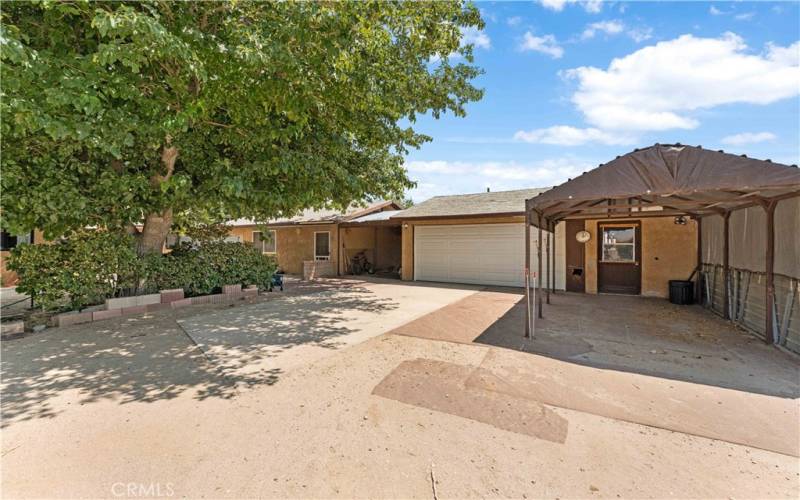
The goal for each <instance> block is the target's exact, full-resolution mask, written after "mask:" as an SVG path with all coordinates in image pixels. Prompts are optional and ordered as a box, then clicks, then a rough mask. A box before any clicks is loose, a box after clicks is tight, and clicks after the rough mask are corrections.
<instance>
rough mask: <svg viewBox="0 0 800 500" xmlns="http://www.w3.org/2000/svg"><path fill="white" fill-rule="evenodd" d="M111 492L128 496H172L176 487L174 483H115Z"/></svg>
mask: <svg viewBox="0 0 800 500" xmlns="http://www.w3.org/2000/svg"><path fill="white" fill-rule="evenodd" d="M111 494H112V495H114V496H115V497H126V498H137V497H147V498H157V497H171V496H173V495H175V488H174V486H173V484H172V483H114V484H112V485H111Z"/></svg>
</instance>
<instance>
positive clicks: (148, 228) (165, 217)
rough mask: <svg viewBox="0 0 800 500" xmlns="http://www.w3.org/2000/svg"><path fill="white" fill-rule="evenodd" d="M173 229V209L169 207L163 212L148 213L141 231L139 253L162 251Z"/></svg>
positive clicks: (138, 242) (138, 244)
mask: <svg viewBox="0 0 800 500" xmlns="http://www.w3.org/2000/svg"><path fill="white" fill-rule="evenodd" d="M170 229H172V209H171V208H168V209H166V210H164V211H163V212H161V213H158V212H156V213H152V214H147V216H146V217H145V219H144V227H142V231H141V233H139V236H138V241H137V245H136V251H137V253H138V254H139V255H146V254H149V253H159V254H160V253H161V252H162V251H163V249H164V242H166V240H167V235H169V231H170Z"/></svg>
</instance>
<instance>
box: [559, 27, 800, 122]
mask: <svg viewBox="0 0 800 500" xmlns="http://www.w3.org/2000/svg"><path fill="white" fill-rule="evenodd" d="M564 75H565V76H566V77H567V78H570V79H573V80H575V81H577V83H578V89H577V91H576V92H575V93H574V94H573V96H572V102H573V103H574V104H575V106H576V107H577V108H578V110H580V111H581V112H582V113H583V115H584V117H585V119H586V121H587V122H588V123H589V124H591V125H592V126H594V127H597V128H598V129H600V130H605V131H608V130H626V131H646V130H667V129H675V128H680V129H692V128H695V127H697V126H698V124H699V122H698V121H697V119H696V118H694V117H693V116H692V115H691V112H692V111H695V110H699V109H708V108H713V107H715V106H720V105H723V104H733V103H750V104H769V103H772V102H775V101H778V100H781V99H785V98H789V97H793V96H795V95H798V93H800V42H796V43H794V44H793V45H791V46H789V47H780V46H775V45H770V46H768V47H767V51H766V52H765V53H762V54H751V53H749V51H748V49H747V46H746V45H745V43H744V41H743V40H742V38H741V37H739V36H737V35H735V34H733V33H727V34H725V35H724V36H722V37H720V38H697V37H694V36H692V35H683V36H681V37H679V38H676V39H674V40H669V41H664V42H660V43H658V44H656V45H653V46H649V47H645V48H642V49H640V50H637V51H636V52H633V53H631V54H629V55H627V56H625V57H622V58H618V59H614V60H613V61H612V62H611V64H610V65H609V66H608V69H605V70H603V69H600V68H595V67H587V66H584V67H579V68H575V69H572V70H568V71H566V72H565V73H564Z"/></svg>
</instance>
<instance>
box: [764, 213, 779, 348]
mask: <svg viewBox="0 0 800 500" xmlns="http://www.w3.org/2000/svg"><path fill="white" fill-rule="evenodd" d="M762 206H763V207H764V210H765V211H766V212H767V255H766V261H767V262H766V273H767V300H766V305H767V321H766V323H767V324H766V328H767V331H766V332H764V334H765V337H764V338H765V339H766V341H767V344H774V343H775V341H776V340H777V339H776V338H775V335H774V331H773V330H774V327H773V317H772V312H773V310H774V309H775V202H774V201H769V202H767V203H766V204H764V205H762Z"/></svg>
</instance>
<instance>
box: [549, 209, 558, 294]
mask: <svg viewBox="0 0 800 500" xmlns="http://www.w3.org/2000/svg"><path fill="white" fill-rule="evenodd" d="M550 228H551V229H552V233H551V236H550V263H551V266H550V291H551V292H553V294H554V295H555V293H556V224H555V223H552V224H551V225H550ZM548 304H549V302H548Z"/></svg>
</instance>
